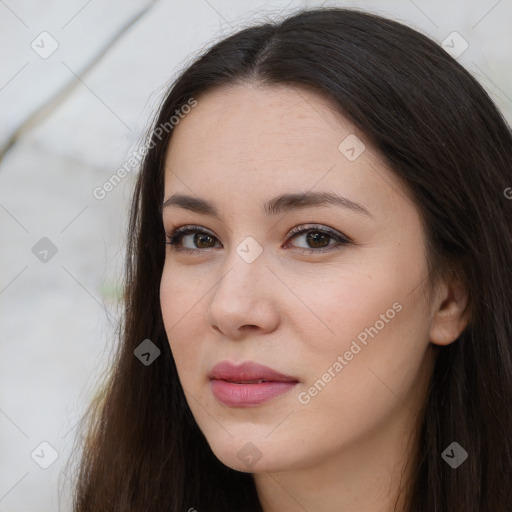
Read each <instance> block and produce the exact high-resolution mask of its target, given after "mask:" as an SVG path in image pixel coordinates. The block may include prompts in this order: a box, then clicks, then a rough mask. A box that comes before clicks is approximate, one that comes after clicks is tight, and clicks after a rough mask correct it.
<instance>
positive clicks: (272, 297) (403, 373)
mask: <svg viewBox="0 0 512 512" xmlns="http://www.w3.org/2000/svg"><path fill="white" fill-rule="evenodd" d="M197 99H198V105H197V106H196V107H195V108H194V109H193V110H192V111H191V112H190V113H189V114H188V115H187V116H186V117H185V118H184V119H183V120H181V121H180V123H179V125H177V126H176V127H175V128H174V132H173V136H172V139H171V142H170V145H169V148H168V152H167V158H166V170H165V198H168V197H169V196H171V195H173V194H176V193H183V194H188V195H192V196H195V197H200V198H204V199H207V200H209V201H211V202H213V203H214V204H215V206H216V207H217V209H218V211H219V217H218V218H217V217H213V216H209V215H205V214H199V213H196V212H192V211H188V210H185V209H182V208H179V207H177V206H170V207H168V208H164V211H163V223H164V228H165V231H166V233H167V234H171V233H172V231H173V230H174V229H175V228H177V227H179V226H182V225H185V224H194V225H198V226H200V227H202V228H203V229H205V230H206V231H208V232H209V233H210V234H211V235H212V237H213V238H209V237H206V239H204V238H203V239H200V240H197V239H196V243H195V244H194V235H188V236H187V235H186V236H185V237H184V238H183V239H182V240H181V244H182V246H181V247H182V248H189V249H193V248H196V249H197V250H198V251H200V252H198V253H196V254H187V253H183V252H180V251H179V250H173V248H172V247H171V246H170V245H167V246H166V251H167V252H166V259H165V265H164V269H163V273H162V280H161V288H160V298H161V307H162V314H163V319H164V324H165V328H166V332H167V336H168V339H169V343H170V347H171V350H172V353H173V356H174V359H175V362H176V365H177V369H178V373H179V378H180V381H181V384H182V386H183V388H184V391H185V394H186V397H187V401H188V404H189V406H190V409H191V411H192V413H193V415H194V417H195V419H196V421H197V424H198V425H199V428H200V429H201V431H202V432H203V433H204V435H205V437H206V439H207V441H208V443H209V445H210V447H211V449H212V450H213V452H214V453H215V455H216V456H217V457H218V458H219V460H221V461H222V462H223V463H224V464H226V465H227V466H229V467H231V468H233V469H236V470H239V471H244V472H251V473H253V475H254V480H255V484H256V488H257V491H258V495H259V497H260V501H261V503H262V506H263V508H264V510H265V512H274V511H278V510H279V511H282V510H286V511H288V512H295V511H301V512H303V511H304V510H307V511H308V512H320V511H322V512H340V511H345V512H349V511H350V512H357V511H361V512H362V511H364V512H384V511H390V510H392V509H393V505H394V503H395V500H396V499H397V497H398V495H399V488H400V479H401V475H403V478H402V486H403V485H404V484H405V482H406V481H407V478H408V475H409V472H410V470H411V466H407V465H406V460H407V457H408V456H410V457H412V456H413V455H414V453H415V452H414V446H415V444H414V436H413V432H414V429H415V427H416V425H417V424H418V418H419V413H420V411H421V408H422V406H423V404H424V401H425V397H426V390H427V385H428V382H429V379H430V376H431V371H432V365H433V362H434V358H435V354H436V346H437V345H446V344H448V343H451V342H452V341H454V340H455V339H456V337H457V336H458V334H459V333H460V332H461V331H462V329H463V328H464V327H465V325H466V323H467V319H466V318H465V317H464V316H463V309H464V306H465V304H466V301H467V293H466V289H465V288H464V287H463V285H462V284H461V283H458V282H456V281H455V280H453V279H452V280H448V279H445V280H444V281H442V282H441V283H439V285H438V287H437V289H436V293H435V295H434V296H433V297H432V302H431V305H430V306H429V304H428V302H427V299H428V297H427V295H426V289H425V286H424V285H425V283H426V281H425V280H426V278H427V269H426V259H425V238H424V236H425V235H424V230H423V227H422V223H421V219H420V216H419V213H418V211H417V209H416V207H415V206H414V205H413V203H412V202H411V200H410V198H409V196H408V194H407V192H406V190H405V188H404V187H403V186H402V185H401V183H400V182H399V181H398V179H397V178H396V176H395V175H394V174H393V172H392V171H391V170H390V169H389V167H387V166H386V165H385V163H384V162H383V161H382V160H381V158H380V156H379V154H378V153H377V152H376V151H375V150H374V149H373V148H372V146H371V143H370V141H368V140H367V138H366V137H365V135H364V134H363V133H360V132H359V131H358V130H357V129H356V128H355V127H354V126H353V125H352V124H351V123H350V122H349V121H348V120H347V119H346V118H344V117H343V116H341V115H340V114H339V113H338V112H336V110H335V108H334V107H333V105H332V104H330V103H329V101H328V100H326V99H324V98H323V97H322V96H320V95H319V94H317V93H316V92H312V91H311V90H307V89H304V88H298V87H282V86H272V87H268V86H267V87H263V86H261V85H258V84H253V83H250V84H249V83H246V84H243V85H237V86H230V87H226V86H223V87H220V88H216V89H213V90H210V91H208V92H206V93H205V94H203V95H201V96H200V97H198V98H197ZM350 134H355V135H356V136H357V137H358V138H359V140H360V141H362V142H363V143H364V144H365V147H366V149H365V150H364V151H363V152H362V154H361V155H360V156H359V157H358V158H357V159H356V160H354V161H350V160H348V159H347V158H346V157H345V155H344V154H343V153H342V152H340V150H339V149H338V146H339V145H340V143H341V142H342V141H343V140H344V139H345V138H346V137H347V136H348V135H350ZM307 191H325V192H335V193H337V194H339V195H343V196H345V197H347V198H349V199H350V200H352V201H355V202H357V203H359V204H360V205H362V206H364V207H365V208H366V209H367V210H369V212H370V213H371V216H367V215H363V214H361V213H359V212H357V211H354V210H351V209H348V208H343V207H340V206H335V205H326V206H314V207H309V208H305V209H297V210H294V211H290V212H288V213H286V214H281V215H277V216H270V215H265V214H264V213H263V212H262V211H261V208H262V205H263V203H264V202H265V201H267V200H269V199H271V198H273V197H275V196H277V195H279V194H282V193H294V192H307ZM310 224H315V225H318V227H320V228H331V229H333V230H335V231H337V232H339V233H340V234H341V235H345V236H346V237H348V238H349V239H350V240H352V243H351V244H348V245H341V246H338V248H335V246H336V239H334V238H329V237H326V238H324V239H321V240H320V243H319V245H316V246H315V245H312V244H308V241H307V238H306V235H307V234H304V233H303V234H299V235H296V236H295V237H290V236H289V232H290V230H291V229H292V228H294V227H296V226H306V227H311V226H310ZM247 236H251V237H253V238H254V239H255V240H256V241H257V242H258V243H259V244H260V246H261V247H262V248H263V249H264V250H263V253H261V254H260V255H259V256H258V257H257V258H256V259H255V260H254V261H253V262H252V263H247V261H245V260H244V259H243V258H242V257H241V256H240V255H239V254H238V253H237V251H236V249H237V246H238V245H239V244H240V243H241V242H242V240H244V239H245V237H247ZM317 236H318V235H317ZM198 244H199V245H198ZM326 246H329V247H330V248H331V249H332V250H331V251H329V252H324V253H321V252H318V250H319V249H321V248H325V247H326ZM307 248H309V249H310V250H309V251H307V250H306V249H307ZM201 251H202V252H201ZM313 251H317V252H313ZM396 303H398V304H399V305H400V306H401V310H400V311H399V312H396V314H395V315H394V317H393V318H392V319H389V318H388V317H386V318H387V320H388V321H387V322H385V323H384V327H382V328H381V329H379V330H378V334H377V335H374V337H373V338H372V337H368V340H367V345H362V344H361V343H359V345H360V346H361V350H360V351H359V352H358V353H357V354H356V355H354V356H353V358H352V359H351V360H350V361H346V359H344V360H345V362H346V363H347V364H346V365H344V366H343V369H342V370H341V371H339V372H338V373H336V372H335V371H334V372H333V371H332V370H331V375H332V373H334V375H335V376H334V377H332V378H331V380H330V382H328V383H327V384H326V385H325V387H324V388H323V389H322V390H321V391H320V392H318V393H317V394H316V395H315V396H313V397H310V398H311V399H310V401H309V402H308V403H307V404H304V403H301V402H300V401H299V399H298V395H299V393H303V395H302V396H304V393H307V392H308V389H310V388H311V386H313V384H314V383H315V382H316V381H318V380H319V379H321V378H322V375H323V374H324V373H326V372H327V369H328V368H330V367H331V368H332V366H333V363H334V362H336V361H337V358H338V356H340V355H341V356H343V354H345V352H346V351H347V350H349V349H350V346H351V343H352V341H353V340H356V339H357V336H358V334H360V333H361V332H362V331H364V330H365V328H369V327H370V326H375V325H376V322H377V321H378V320H379V319H382V316H381V315H383V314H384V315H386V311H388V310H390V308H392V305H393V304H396ZM379 325H380V324H379ZM222 360H230V361H232V362H233V363H235V364H238V363H240V362H243V361H255V362H258V363H261V364H264V365H266V366H269V367H271V368H274V369H275V370H277V371H279V372H281V373H284V374H286V375H291V376H294V377H296V378H297V379H298V380H299V381H300V382H299V384H297V386H296V387H295V388H294V389H293V390H292V391H291V392H288V393H286V394H284V395H281V396H279V397H277V398H274V399H273V400H271V401H270V402H267V403H265V404H263V405H260V406H257V407H245V408H232V407H227V406H224V405H222V404H220V403H219V402H217V400H216V399H215V397H214V395H213V394H212V392H211V390H210V386H209V379H208V376H207V375H208V372H209V371H210V370H211V368H212V367H213V365H214V364H216V363H218V362H219V361H222ZM249 442H250V443H252V445H254V446H255V447H256V448H257V450H258V452H259V454H260V458H259V459H258V460H257V462H256V463H253V465H252V466H250V467H248V464H247V463H246V461H245V460H244V459H243V458H242V457H238V456H237V453H238V452H239V450H240V449H242V448H243V447H244V446H245V445H246V443H249ZM245 449H246V450H247V449H248V448H247V447H246V448H245ZM250 450H253V451H254V448H251V449H250ZM254 453H255V454H256V451H254ZM402 498H403V495H400V496H399V497H398V502H397V503H398V507H399V508H398V509H397V510H400V504H401V503H402Z"/></svg>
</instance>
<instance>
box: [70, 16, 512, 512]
mask: <svg viewBox="0 0 512 512" xmlns="http://www.w3.org/2000/svg"><path fill="white" fill-rule="evenodd" d="M242 83H256V84H259V85H261V86H272V85H274V84H280V85H288V86H290V87H294V86H301V87H309V88H312V89H313V90H315V91H316V92H318V93H319V94H321V95H324V96H325V97H326V98H329V99H330V100H332V103H333V105H335V106H336V107H337V108H338V109H339V112H340V113H341V114H343V115H344V116H346V117H347V118H348V119H349V120H350V121H352V122H353V123H354V124H355V125H356V126H357V127H358V128H359V129H360V130H361V131H362V132H363V133H365V134H366V135H367V137H368V138H369V140H371V141H372V143H373V145H374V147H375V148H376V150H377V151H378V152H379V153H380V155H381V157H382V158H383V159H384V160H385V161H386V162H387V163H388V164H389V166H390V168H391V169H392V170H393V171H394V173H395V174H396V175H397V176H398V177H399V178H400V179H401V180H402V181H403V182H404V183H405V184H406V186H407V189H408V191H409V193H410V196H411V198H412V199H413V200H414V202H415V204H416V206H417V208H418V211H419V212H420V214H421V216H422V219H423V221H424V224H425V232H426V235H427V239H428V246H427V250H428V266H429V270H430V272H431V273H430V276H431V281H430V282H429V285H432V284H433V283H434V282H435V281H436V279H437V278H438V277H439V276H441V275H442V273H443V272H445V271H446V270H447V269H449V268H451V269H452V270H454V271H456V272H457V273H458V274H459V275H460V276H461V278H463V279H464V281H465V282H466V284H467V287H468V290H469V298H470V309H471V319H470V323H469V325H468V326H467V327H466V329H465V330H464V331H463V332H462V334H461V335H460V336H459V338H458V339H457V340H456V341H455V342H454V343H452V344H450V345H447V346H444V347H439V350H438V354H437V358H436V362H435V367H434V370H433V374H432V378H431V383H430V388H429V393H428V397H427V401H426V404H425V409H424V415H423V416H422V417H421V418H420V419H421V423H420V426H419V430H418V436H417V447H418V457H417V459H416V460H415V461H414V473H413V480H412V482H411V485H410V487H409V489H408V493H409V499H408V503H407V508H406V510H407V512H505V511H510V510H512V498H511V495H512V493H511V488H512V485H511V484H512V477H511V465H512V414H511V400H512V361H511V354H512V348H511V347H512V321H511V317H512V265H511V262H512V258H511V255H512V232H511V231H512V230H511V226H512V201H510V200H507V198H506V197H505V194H504V190H505V189H507V187H510V186H512V169H511V166H512V135H511V131H510V128H509V127H508V125H507V123H506V122H505V121H504V119H503V117H502V115H501V114H500V112H499V111H498V109H497V108H496V107H495V105H494V104H493V102H492V101H491V100H490V98H489V96H488V95H487V93H486V92H485V91H484V89H483V88H482V87H481V86H480V85H479V84H478V82H477V81H476V80H475V79H474V78H473V77H472V76H471V74H470V73H469V72H468V71H466V70H465V69H464V68H463V67H462V66H461V65H460V64H458V63H457V62H456V60H454V59H453V58H452V57H451V56H449V55H448V54H447V53H446V52H445V51H444V50H443V49H442V48H441V47H440V46H439V45H438V44H437V43H435V42H434V41H431V40H430V39H429V38H427V37H426V36H424V35H422V34H420V33H418V32H417V31H415V30H413V29H411V28H408V27H407V26H405V25H402V24H400V23H397V22H394V21H391V20H388V19H385V18H382V17H379V16H376V15H372V14H368V13H363V12H360V11H356V10H350V9H337V8H328V9H310V10H304V11H300V12H298V13H296V14H294V15H292V16H289V17H288V18H286V19H284V20H283V21H280V22H274V23H264V24H261V25H258V26H254V27H249V28H245V29H243V30H241V31H239V32H237V33H235V34H234V35H232V36H230V37H227V38H225V39H224V40H222V41H220V42H218V43H216V44H215V45H214V46H212V47H211V48H210V49H208V50H207V51H206V52H205V53H204V54H203V55H201V56H200V57H198V58H197V59H196V60H195V61H194V62H193V63H192V64H191V65H189V66H188V67H187V68H186V69H185V70H184V71H183V72H182V73H181V74H180V76H179V77H178V78H177V79H176V80H175V81H174V83H173V84H172V86H171V87H170V88H169V91H168V93H167V95H166V97H165V99H164V101H163V103H162V106H161V108H160V110H159V113H158V116H157V118H156V120H155V127H156V126H159V125H161V124H163V123H165V122H167V121H168V120H169V118H170V117H171V116H172V115H173V114H174V113H175V111H176V110H179V109H180V108H181V107H182V106H183V105H184V104H185V103H187V101H189V100H190V98H196V99H198V101H199V102H200V95H201V94H202V93H204V92H206V91H208V90H211V89H212V88H213V87H219V86H224V85H235V84H242ZM171 136H172V131H169V133H165V134H164V136H163V138H162V140H157V137H155V134H154V132H151V133H150V135H149V138H148V142H149V143H150V147H151V149H149V151H148V152H147V154H146V156H145V159H144V162H143V165H142V168H141V171H140V175H139V176H138V181H137V184H136V187H135V191H134V196H133V203H132V209H131V215H130V222H129V231H128V246H127V257H126V274H125V281H126V282H125V302H124V316H123V322H122V325H121V327H120V329H119V333H120V336H119V338H120V340H119V345H118V348H117V351H116V354H115V360H114V361H113V364H112V369H111V372H110V373H109V375H108V379H107V380H106V381H105V382H104V384H103V386H102V388H101V392H100V393H99V394H98V396H97V398H96V400H95V401H94V402H93V403H92V404H91V406H90V409H89V411H88V414H86V415H85V416H84V424H83V425H82V430H83V431H84V432H85V435H84V439H85V442H84V444H83V453H82V454H81V455H80V464H79V467H78V469H77V473H76V474H77V482H76V486H75V493H74V511H75V512H107V511H118V512H121V511H122V512H132V511H133V512H153V511H154V512H163V511H164V510H165V511H176V512H178V511H180V512H183V511H187V510H189V509H190V508H193V509H196V510H197V511H198V512H226V511H233V512H234V511H237V512H241V511H244V512H249V511H250V512H256V511H261V510H262V509H261V505H260V503H259V501H258V497H257V493H256V489H255V486H254V481H253V478H252V475H251V474H250V473H243V472H238V471H235V470H232V469H230V468H228V467H226V466H224V465H223V464H222V463H221V462H220V461H219V460H218V459H217V458H216V457H215V455H214V454H213V452H212V450H211V449H210V447H209V445H208V443H207V441H206V439H205V438H204V436H203V434H202V433H201V431H200V430H199V428H198V426H197V424H196V422H195V420H194V418H193V416H192V414H191V412H190V409H189V407H188V405H187V402H186V400H185V396H184V394H183V389H182V387H181V385H180V382H179V379H178V375H177V371H176V367H175V363H174V360H173V357H172V354H171V351H170V347H169V343H168V340H167V336H166V333H165V331H164V327H163V321H162V316H161V309H160V300H159V286H160V278H161V274H162V268H163V263H164V258H165V244H164V241H165V233H164V229H163V224H162V217H161V204H162V201H163V192H164V187H163V184H164V174H163V172H164V159H165V153H166V149H167V146H168V142H169V140H170V137H171ZM147 338H149V339H150V340H152V342H153V343H154V344H155V345H157V346H158V347H159V349H160V350H161V355H160V357H158V358H157V359H156V360H155V361H154V362H153V363H152V364H151V365H150V366H145V365H143V364H141V362H140V361H139V360H138V359H137V358H136V357H134V349H135V348H136V347H137V346H138V345H139V344H140V343H141V342H142V341H143V340H145V339H147ZM453 441H456V442H458V443H459V444H460V445H461V446H462V447H463V448H464V449H465V450H466V451H467V452H468V454H469V457H468V459H467V460H466V461H465V462H464V463H463V464H462V465H461V466H460V467H458V468H457V469H452V468H451V467H450V466H449V465H448V464H447V463H446V462H445V461H444V460H443V459H442V458H441V453H442V452H443V450H444V449H445V448H446V447H447V446H448V445H450V444H451V443H452V442H453ZM340 506H342V504H340Z"/></svg>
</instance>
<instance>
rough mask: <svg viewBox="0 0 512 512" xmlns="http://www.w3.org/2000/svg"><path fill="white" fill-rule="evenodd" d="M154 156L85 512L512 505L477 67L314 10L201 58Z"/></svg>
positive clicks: (186, 76) (511, 290)
mask: <svg viewBox="0 0 512 512" xmlns="http://www.w3.org/2000/svg"><path fill="white" fill-rule="evenodd" d="M173 116H174V117H175V118H176V119H174V120H172V121H171V117H173ZM145 151H147V154H146V156H145V159H144V162H143V166H142V169H141V172H140V176H139V178H138V182H137V185H136V188H135V193H134V197H133V204H132V210H131V218H130V228H129V233H128V255H127V267H126V297H125V300H126V308H125V317H124V323H123V328H122V330H121V340H120V345H119V350H118V353H117V359H116V362H115V365H114V366H113V370H112V373H111V375H110V378H109V380H108V382H106V383H105V385H104V387H103V389H102V392H101V394H100V395H99V396H98V398H97V400H95V402H94V403H93V404H91V410H90V416H89V419H90V423H89V424H87V428H88V430H87V432H86V443H85V445H84V451H83V455H82V458H81V462H80V468H79V472H78V484H77V486H76V496H75V507H74V510H75V512H85V511H93V510H94V511H99V510H101V511H107V510H119V511H121V510H122V511H128V510H129V511H141V512H142V511H163V510H169V511H171V510H172V511H178V510H179V511H183V510H189V511H193V510H197V511H199V512H202V511H208V512H216V511H264V512H273V511H275V510H281V511H282V510H286V511H287V512H294V511H303V510H307V511H309V512H316V511H322V512H326V511H329V512H331V511H332V512H334V511H351V512H352V511H365V512H373V511H375V512H384V511H386V512H387V511H390V510H394V511H408V512H432V511H443V512H445V511H460V512H484V511H485V512H491V511H492V512H499V511H506V510H512V498H511V493H510V484H511V483H512V477H511V458H512V455H511V454H512V417H511V406H510V404H511V399H512V362H511V355H512V350H511V340H512V322H511V320H510V318H511V315H510V312H511V310H512V270H511V267H512V266H511V265H510V263H511V257H510V254H511V253H512V236H511V235H512V233H511V226H512V203H511V201H510V200H509V199H508V198H507V193H506V190H509V187H510V186H511V185H512V169H511V162H512V137H511V132H510V129H509V127H508V126H507V124H506V123H505V121H504V119H503V117H502V116H501V115H500V113H499V112H498V110H497V109H496V107H495V106H494V105H493V103H492V102H491V100H490V99H489V97H488V95H487V94H486V93H485V92H484V90H483V89H482V87H481V86H480V85H479V84H478V83H477V82H476V80H475V79H473V78H472V76H471V75H470V74H469V73H468V72H467V71H465V70H464V69H463V68H462V67H461V66H460V65H459V64H458V63H457V62H456V61H455V60H454V59H453V58H452V57H450V56H449V55H448V54H447V53H445V51H444V50H443V49H441V48H440V47H439V46H438V45H437V44H436V43H434V42H433V41H431V40H429V39H428V38H426V37H425V36H423V35H421V34H419V33H418V32H416V31H414V30H412V29H410V28H408V27H406V26H403V25H401V24H399V23H396V22H394V21H390V20H387V19H384V18H381V17H378V16H375V15H371V14H365V13H362V12H358V11H353V10H347V9H335V8H331V9H315V10H306V11H303V12H300V13H298V14H295V15H293V16H291V17H289V18H288V19H285V20H284V21H282V22H280V23H276V24H263V25H259V26H255V27H251V28H247V29H244V30H242V31H240V32H238V33H236V34H234V35H232V36H230V37H228V38H226V39H225V40H223V41H220V42H219V43H217V44H215V45H214V46H213V47H212V48H211V49H209V50H208V51H206V53H204V55H202V56H201V57H200V58H198V59H197V60H196V61H195V62H194V63H193V64H191V65H190V66H189V67H188V68H187V69H186V70H185V71H184V72H183V73H182V74H181V76H180V77H179V78H178V79H177V80H176V81H175V82H174V84H173V85H172V87H171V88H170V89H169V92H168V94H167V96H166V98H165V100H164V102H163V104H162V106H161V108H160V111H159V113H158V116H157V119H156V121H155V125H154V130H153V131H152V132H151V134H150V135H149V138H148V145H147V148H146V149H145Z"/></svg>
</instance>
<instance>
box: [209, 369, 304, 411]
mask: <svg viewBox="0 0 512 512" xmlns="http://www.w3.org/2000/svg"><path fill="white" fill-rule="evenodd" d="M208 377H209V379H210V388H211V390H212V393H213V395H214V396H215V398H216V399H217V400H218V401H219V402H220V403H222V404H223V405H226V406H228V407H254V406H258V405H261V404H263V403H266V402H268V401H270V400H272V399H274V398H277V397H278V396H281V395H283V394H284V393H286V392H287V391H290V390H291V389H292V388H294V387H295V386H296V385H297V384H298V383H299V380H298V379H297V378H295V377H291V376H289V375H285V374H283V373H280V372H277V371H276V370H273V369H272V368H269V367H268V366H263V365H260V364H258V363H253V362H247V363H243V364H241V365H234V364H233V363H231V362H229V361H223V362H221V363H218V364H217V365H215V366H214V367H213V368H212V371H211V372H210V373H209V375H208Z"/></svg>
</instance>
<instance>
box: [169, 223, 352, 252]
mask: <svg viewBox="0 0 512 512" xmlns="http://www.w3.org/2000/svg"><path fill="white" fill-rule="evenodd" d="M191 235H193V237H192V238H191V239H190V240H189V243H191V244H192V247H190V246H189V247H187V246H186V245H185V247H183V242H184V241H185V240H186V238H187V237H190V236H191ZM302 236H305V240H304V242H305V243H306V244H309V246H308V245H306V246H302V247H300V246H299V247H296V246H295V249H298V250H299V251H301V252H307V253H308V254H311V253H315V252H328V251H332V250H335V249H339V248H341V247H342V246H344V245H348V244H350V243H352V241H351V240H350V239H349V238H348V237H346V236H345V235H343V234H341V233H339V232H337V231H334V230H332V229H330V228H326V227H318V226H315V225H313V226H310V227H305V226H297V227H295V228H293V229H292V230H291V231H290V233H289V239H290V240H293V239H295V238H300V237H302ZM167 239H168V241H166V242H165V243H166V244H168V245H170V247H171V249H172V250H174V251H179V252H182V253H199V252H201V251H202V249H212V248H215V241H216V240H217V238H216V237H215V236H214V235H212V234H210V233H208V232H207V231H205V230H204V229H202V228H200V227H198V226H190V225H187V226H182V227H179V228H177V229H175V230H174V231H173V232H172V233H171V234H170V235H167ZM329 239H331V240H334V242H335V243H329ZM217 241H218V240H217ZM288 245H289V242H288V243H287V244H286V246H288ZM286 246H285V247H286ZM217 247H218V246H217Z"/></svg>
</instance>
